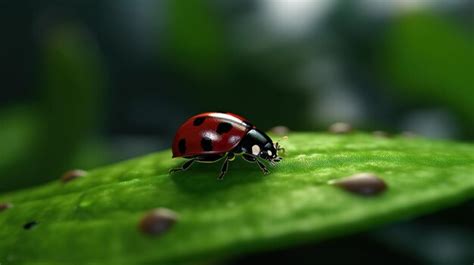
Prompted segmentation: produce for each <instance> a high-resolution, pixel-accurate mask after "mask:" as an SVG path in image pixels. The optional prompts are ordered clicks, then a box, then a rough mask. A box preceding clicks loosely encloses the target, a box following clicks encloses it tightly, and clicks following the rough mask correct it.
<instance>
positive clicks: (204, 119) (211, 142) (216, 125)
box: [172, 112, 253, 157]
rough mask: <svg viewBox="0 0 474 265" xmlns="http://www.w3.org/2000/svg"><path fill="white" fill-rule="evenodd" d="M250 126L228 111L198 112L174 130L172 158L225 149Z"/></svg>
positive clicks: (236, 141) (238, 140) (236, 143)
mask: <svg viewBox="0 0 474 265" xmlns="http://www.w3.org/2000/svg"><path fill="white" fill-rule="evenodd" d="M252 128H253V126H252V125H250V123H249V122H248V121H247V120H246V119H244V118H243V117H240V116H238V115H235V114H232V113H221V112H207V113H202V114H198V115H196V116H193V117H191V118H190V119H188V120H187V121H186V122H185V123H183V125H181V127H180V128H179V129H178V132H177V133H176V136H175V137H174V140H173V146H172V150H173V157H191V156H196V155H207V154H220V153H225V152H229V151H231V150H232V149H233V148H234V147H236V146H237V145H238V144H239V143H240V141H241V139H242V137H244V136H245V134H247V132H248V131H249V130H250V129H252Z"/></svg>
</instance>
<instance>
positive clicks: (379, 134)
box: [372, 131, 390, 138]
mask: <svg viewBox="0 0 474 265" xmlns="http://www.w3.org/2000/svg"><path fill="white" fill-rule="evenodd" d="M372 135H373V136H375V137H379V138H388V137H390V135H389V134H388V132H386V131H373V132H372Z"/></svg>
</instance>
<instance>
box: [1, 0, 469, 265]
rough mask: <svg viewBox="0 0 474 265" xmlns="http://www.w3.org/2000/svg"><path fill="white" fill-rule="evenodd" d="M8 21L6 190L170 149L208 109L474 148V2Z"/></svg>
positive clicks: (192, 1) (15, 11) (87, 4)
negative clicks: (189, 121) (180, 131)
mask: <svg viewBox="0 0 474 265" xmlns="http://www.w3.org/2000/svg"><path fill="white" fill-rule="evenodd" d="M0 25H1V29H2V30H1V33H0V34H1V42H0V59H1V61H0V70H1V73H2V74H1V77H2V78H1V79H0V88H1V93H0V149H1V150H0V191H1V192H4V191H11V190H14V189H19V188H24V187H30V186H33V185H37V184H40V183H44V182H47V181H50V180H54V179H57V178H58V177H59V176H60V175H61V174H62V172H64V171H65V170H68V169H70V168H84V169H88V168H93V167H96V166H100V165H104V164H107V163H111V162H114V161H119V160H123V159H127V158H130V157H134V156H137V155H141V154H146V153H150V152H154V151H158V150H161V149H165V148H168V147H170V144H171V139H172V137H173V134H174V132H175V131H176V129H177V128H178V126H179V125H180V124H181V123H182V122H183V121H184V120H185V119H186V118H188V117H189V116H191V115H194V114H197V113H200V112H204V111H230V112H234V113H237V114H240V115H243V116H245V117H247V118H248V119H249V120H251V121H252V122H253V123H254V124H256V125H258V126H259V127H260V128H261V129H264V130H268V129H270V128H272V127H273V126H276V125H285V126H288V127H289V128H290V129H292V130H296V131H301V130H304V131H313V130H317V131H321V130H326V128H327V127H328V125H330V124H332V123H333V122H337V121H343V122H348V123H350V124H352V125H353V126H354V127H355V128H357V129H360V130H366V131H372V130H385V131H388V132H389V133H393V134H398V133H401V132H404V131H410V132H414V133H416V134H419V135H422V136H426V137H431V138H440V139H455V140H461V141H468V142H472V139H474V45H473V44H474V42H473V41H474V40H473V37H474V35H473V33H474V1H467V0H454V1H450V0H434V1H424V0H403V1H377V0H363V1H331V0H294V1H285V0H262V1H251V0H243V1H225V0H209V1H198V0H188V1H171V0H161V1H147V0H136V1H125V0H103V1H89V0H82V1H52V0H44V1H6V0H3V1H0ZM460 209H463V210H460V211H468V212H469V213H470V215H471V216H472V213H473V206H472V203H471V205H470V204H469V203H468V204H467V205H465V206H464V207H461V208H460ZM453 212H456V213H459V211H452V212H449V213H448V214H446V213H444V214H439V215H435V217H432V218H435V219H436V220H438V219H439V220H447V221H446V222H445V223H444V224H445V225H447V226H448V227H451V229H457V228H458V227H459V226H458V225H456V224H454V225H453V224H451V225H448V224H447V223H450V222H451V221H452V216H453ZM459 217H460V218H465V215H461V216H459ZM428 218H430V217H428ZM443 218H444V219H443ZM450 218H451V219H450ZM471 219H472V218H471ZM449 220H451V221H449ZM421 222H422V223H424V222H425V221H421ZM441 223H443V222H442V221H441ZM406 225H407V226H409V227H412V226H413V225H415V224H414V223H408V224H406ZM417 225H418V224H417ZM403 226H405V225H403ZM422 227H426V226H422ZM467 227H469V226H467ZM410 229H411V228H410ZM435 230H436V229H435ZM383 231H386V230H383ZM436 231H438V230H436ZM456 231H457V230H456ZM466 231H469V232H466ZM466 231H464V230H463V231H462V232H461V234H466V233H467V235H473V230H472V228H469V230H466ZM383 233H385V232H383ZM387 233H388V232H387ZM469 233H470V234H469ZM448 234H449V233H448ZM456 235H459V234H456ZM365 236H366V235H362V237H365ZM389 237H390V238H392V237H393V236H389ZM376 238H381V236H376ZM472 238H474V236H473V237H472ZM344 240H346V239H344ZM377 240H378V239H377ZM355 241H360V238H359V237H357V236H356V238H355V239H350V238H349V239H347V240H346V241H336V243H328V244H334V246H344V244H347V246H351V245H352V244H353V242H355ZM408 241H409V240H408ZM453 242H454V243H453ZM453 242H451V245H449V244H448V245H449V246H451V247H452V244H455V245H456V244H461V243H459V242H461V241H453ZM469 242H470V243H473V242H472V240H471V241H469ZM374 244H375V243H374ZM375 245H377V246H380V245H379V244H375ZM375 245H370V244H368V245H367V246H365V247H364V246H362V248H364V249H365V250H370V249H371V248H374V246H375ZM401 245H403V244H401ZM408 245H409V244H408ZM464 245H465V244H464ZM330 246H331V245H330ZM308 248H309V249H314V247H308ZM320 248H322V249H324V247H322V246H320ZM333 248H334V249H336V250H337V249H338V247H333ZM384 249H385V248H384ZM435 249H436V248H435ZM457 249H459V248H457ZM303 250H305V248H303ZM303 250H301V251H303ZM288 251H290V252H288V253H293V252H291V251H295V250H288ZM298 251H300V250H298ZM306 252H308V250H307V249H306ZM309 252H311V251H309ZM336 252H337V251H336ZM389 252H390V253H391V254H390V253H388V252H387V253H385V252H384V251H377V253H378V254H380V255H379V256H381V257H386V256H385V255H389V254H390V255H392V254H393V255H394V256H393V258H392V260H393V261H396V260H398V259H397V257H399V258H402V257H400V255H399V252H396V251H395V252H391V250H390V251H389ZM437 252H439V251H436V253H437ZM461 252H462V251H461ZM278 253H285V252H278ZM316 253H319V252H316ZM329 253H333V252H331V251H329ZM364 253H365V252H364ZM377 253H376V254H377ZM394 253H395V254H394ZM410 253H411V252H410ZM410 253H409V254H408V257H409V258H410V259H413V260H414V261H416V262H421V263H435V261H434V260H433V259H432V257H433V255H434V254H433V253H435V252H431V253H428V254H426V253H425V254H423V255H424V256H423V255H422V254H419V253H418V254H419V255H420V257H421V258H420V257H419V256H418V254H416V255H415V254H413V253H411V254H410ZM469 253H471V255H470V256H469ZM472 253H474V251H470V249H469V248H468V249H467V251H465V252H462V253H458V254H457V255H454V257H458V260H455V261H457V262H461V261H462V262H464V264H466V263H465V262H467V263H468V264H470V263H472V262H473V261H474V260H472V259H470V258H471V257H472ZM278 255H279V254H275V253H273V254H269V256H268V257H267V256H265V257H264V258H265V259H267V258H271V257H273V258H275V259H276V260H282V259H279V258H276V257H278ZM298 255H299V254H298ZM334 255H336V256H338V255H337V253H336V254H334ZM329 256H331V255H329ZM370 256H374V257H375V256H376V255H375V254H371V255H370ZM249 258H251V259H253V260H256V259H258V258H259V257H249ZM326 258H328V257H327V255H326ZM403 258H405V257H403ZM430 258H431V259H430ZM308 260H310V261H312V260H313V259H312V258H309V259H308ZM244 261H245V263H248V262H250V261H249V260H245V258H244V260H243V261H242V262H244ZM336 261H337V259H336ZM439 261H440V263H439V264H450V263H449V262H448V263H446V260H443V259H440V260H439ZM451 261H452V260H451ZM236 262H239V260H238V261H236ZM326 262H328V260H326ZM443 262H445V263H443ZM322 263H325V262H322ZM451 264H455V263H451Z"/></svg>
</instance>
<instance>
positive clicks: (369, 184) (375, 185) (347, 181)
mask: <svg viewBox="0 0 474 265" xmlns="http://www.w3.org/2000/svg"><path fill="white" fill-rule="evenodd" d="M329 184H331V185H336V186H338V187H340V188H343V189H345V190H347V191H349V192H352V193H356V194H359V195H362V196H372V195H377V194H379V193H381V192H383V191H385V190H386V189H387V184H385V181H383V180H382V179H380V178H379V177H378V176H376V175H374V174H372V173H359V174H355V175H352V176H349V177H346V178H342V179H337V180H333V181H330V182H329Z"/></svg>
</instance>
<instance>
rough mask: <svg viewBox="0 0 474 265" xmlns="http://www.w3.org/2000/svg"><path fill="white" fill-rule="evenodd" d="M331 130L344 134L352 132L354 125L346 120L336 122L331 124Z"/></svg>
mask: <svg viewBox="0 0 474 265" xmlns="http://www.w3.org/2000/svg"><path fill="white" fill-rule="evenodd" d="M329 132H331V133H335V134H344V133H350V132H352V126H351V125H350V124H349V123H345V122H336V123H333V124H332V125H331V126H329Z"/></svg>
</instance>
